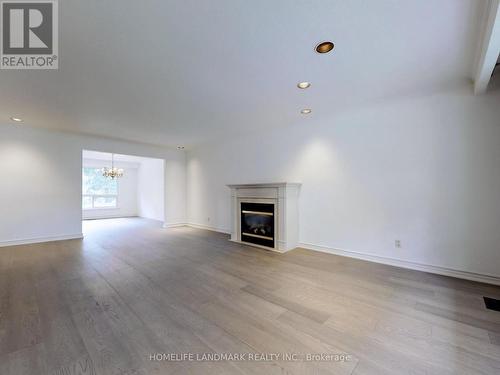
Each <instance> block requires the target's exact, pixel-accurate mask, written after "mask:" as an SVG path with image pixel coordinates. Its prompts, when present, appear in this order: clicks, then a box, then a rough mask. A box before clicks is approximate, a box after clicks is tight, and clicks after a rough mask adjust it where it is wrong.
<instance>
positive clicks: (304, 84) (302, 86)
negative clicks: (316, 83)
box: [297, 82, 311, 89]
mask: <svg viewBox="0 0 500 375" xmlns="http://www.w3.org/2000/svg"><path fill="white" fill-rule="evenodd" d="M297 87H298V88H299V89H307V88H309V87H311V84H310V83H309V82H299V83H297Z"/></svg>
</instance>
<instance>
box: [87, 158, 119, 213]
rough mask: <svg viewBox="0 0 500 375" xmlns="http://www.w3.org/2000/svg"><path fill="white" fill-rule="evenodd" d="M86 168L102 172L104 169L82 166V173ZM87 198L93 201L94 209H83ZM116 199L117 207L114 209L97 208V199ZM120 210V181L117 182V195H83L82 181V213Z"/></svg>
mask: <svg viewBox="0 0 500 375" xmlns="http://www.w3.org/2000/svg"><path fill="white" fill-rule="evenodd" d="M85 168H92V169H99V170H101V169H102V168H103V167H93V166H82V173H83V170H84V169H85ZM85 197H90V198H91V199H92V207H91V208H84V207H83V199H84V198H85ZM109 197H112V198H115V199H116V205H115V206H114V207H95V203H94V201H95V199H96V198H109ZM119 209H120V182H119V181H118V179H117V180H116V194H84V193H83V181H82V211H100V210H119Z"/></svg>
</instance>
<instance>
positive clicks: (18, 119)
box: [10, 117, 23, 122]
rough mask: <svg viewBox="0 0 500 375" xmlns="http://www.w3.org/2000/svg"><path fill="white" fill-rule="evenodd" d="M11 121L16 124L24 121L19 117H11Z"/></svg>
mask: <svg viewBox="0 0 500 375" xmlns="http://www.w3.org/2000/svg"><path fill="white" fill-rule="evenodd" d="M10 119H11V120H12V121H15V122H23V119H22V118H19V117H11V118H10Z"/></svg>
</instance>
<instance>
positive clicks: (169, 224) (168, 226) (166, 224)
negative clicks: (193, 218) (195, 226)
mask: <svg viewBox="0 0 500 375" xmlns="http://www.w3.org/2000/svg"><path fill="white" fill-rule="evenodd" d="M186 225H187V224H186V223H163V225H162V227H163V228H178V227H185V226H186Z"/></svg>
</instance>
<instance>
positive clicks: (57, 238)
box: [0, 233, 83, 247]
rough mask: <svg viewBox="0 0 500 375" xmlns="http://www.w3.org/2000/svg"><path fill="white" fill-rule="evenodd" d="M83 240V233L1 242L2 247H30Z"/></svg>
mask: <svg viewBox="0 0 500 375" xmlns="http://www.w3.org/2000/svg"><path fill="white" fill-rule="evenodd" d="M82 238H83V233H77V234H68V235H64V236H52V237H38V238H25V239H22V240H11V241H1V242H0V247H6V246H17V245H28V244H33V243H41V242H53V241H64V240H74V239H82Z"/></svg>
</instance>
